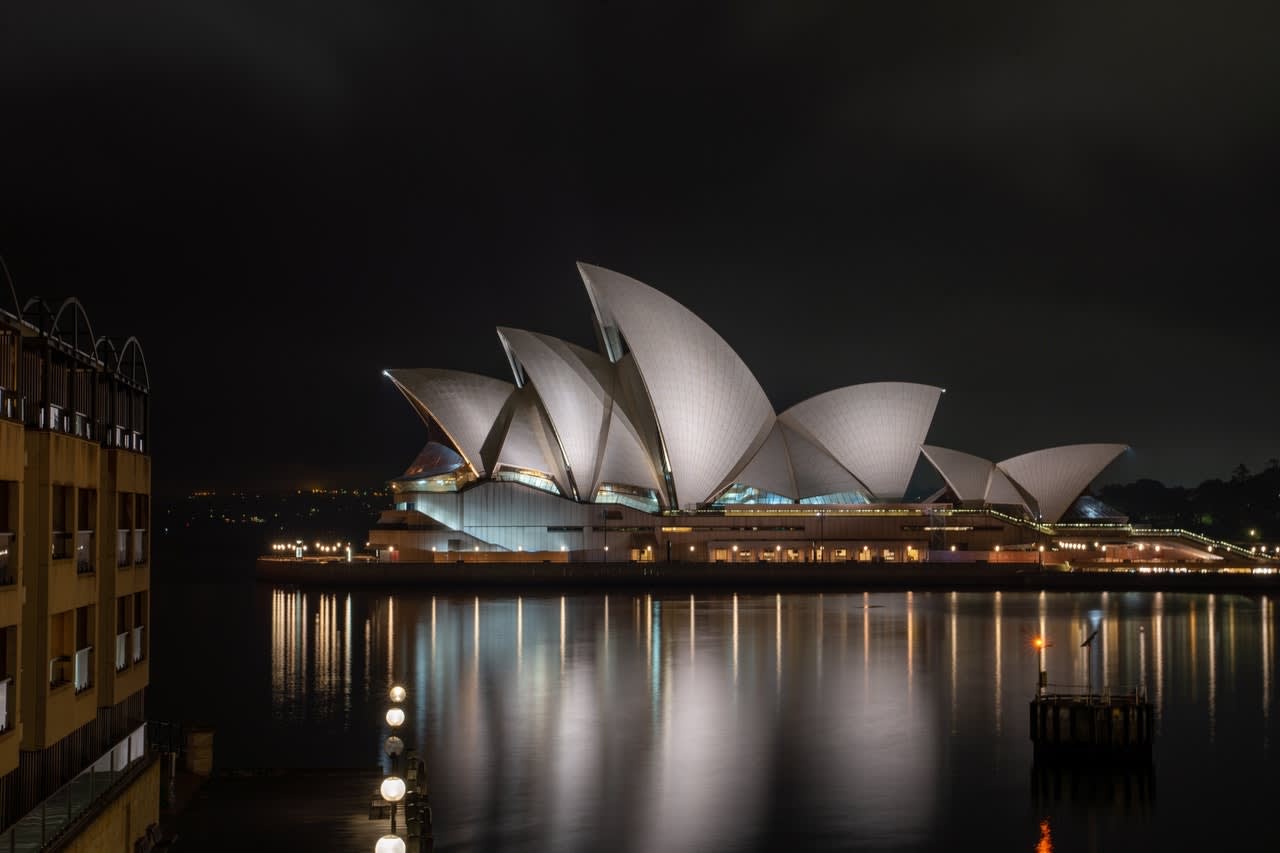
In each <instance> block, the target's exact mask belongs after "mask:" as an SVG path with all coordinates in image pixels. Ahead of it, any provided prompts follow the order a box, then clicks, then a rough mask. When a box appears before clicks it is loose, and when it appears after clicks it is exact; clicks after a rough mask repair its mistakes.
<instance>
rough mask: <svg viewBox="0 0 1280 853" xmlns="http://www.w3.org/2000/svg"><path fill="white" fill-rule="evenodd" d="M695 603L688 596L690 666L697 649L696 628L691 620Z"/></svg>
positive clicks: (691, 597)
mask: <svg viewBox="0 0 1280 853" xmlns="http://www.w3.org/2000/svg"><path fill="white" fill-rule="evenodd" d="M696 607H697V605H696V603H695V602H694V600H693V596H692V595H691V596H689V665H690V666H692V665H693V662H694V656H695V653H696V652H697V649H698V628H697V626H696V625H695V624H694V622H693V612H694V610H695V609H696Z"/></svg>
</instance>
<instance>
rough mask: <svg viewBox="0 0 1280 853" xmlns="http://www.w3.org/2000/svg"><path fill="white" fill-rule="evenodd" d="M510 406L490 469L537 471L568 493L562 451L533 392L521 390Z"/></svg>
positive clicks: (526, 389)
mask: <svg viewBox="0 0 1280 853" xmlns="http://www.w3.org/2000/svg"><path fill="white" fill-rule="evenodd" d="M509 406H510V411H509V416H510V420H509V421H508V422H507V425H506V432H505V434H504V435H503V436H502V438H501V445H500V448H501V449H500V450H498V452H497V458H496V459H495V460H494V464H493V465H492V466H491V469H493V468H496V467H497V466H498V465H503V466H507V467H511V468H521V469H525V470H529V471H538V472H540V473H543V474H546V475H547V476H548V477H550V478H551V479H553V480H555V481H556V484H557V485H558V486H560V488H561V491H565V475H564V465H563V463H562V462H561V461H560V458H559V456H560V449H559V447H557V446H556V439H555V435H554V434H553V433H552V431H551V425H550V424H549V423H547V419H546V417H545V416H544V415H543V414H542V410H541V409H540V408H539V406H538V397H537V395H536V394H535V393H534V389H532V388H521V389H519V390H518V391H516V392H515V393H514V394H513V395H512V396H511V400H510V403H509Z"/></svg>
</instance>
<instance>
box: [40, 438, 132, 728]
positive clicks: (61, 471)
mask: <svg viewBox="0 0 1280 853" xmlns="http://www.w3.org/2000/svg"><path fill="white" fill-rule="evenodd" d="M25 444H26V450H25V461H26V469H25V471H24V478H23V489H22V492H23V494H22V505H23V510H22V511H23V519H22V521H23V525H22V529H21V532H20V534H19V537H18V539H19V542H20V547H21V550H22V560H23V567H24V571H23V574H24V579H25V584H24V586H25V595H26V599H25V604H24V606H23V623H24V625H23V636H24V643H23V646H22V660H23V664H22V666H23V669H24V672H23V685H22V686H23V690H22V696H21V697H20V698H21V706H22V713H23V741H24V746H25V747H26V748H28V749H42V748H44V747H47V746H50V745H52V744H54V743H56V742H57V741H59V740H61V739H62V738H64V737H66V736H67V735H69V734H71V732H73V731H75V730H76V729H78V728H79V727H80V726H83V725H84V724H85V723H88V722H90V721H92V720H93V719H94V718H95V717H96V716H97V706H98V704H99V703H98V690H97V686H96V685H97V684H98V683H100V681H101V679H100V678H98V677H97V675H98V672H97V670H98V662H99V661H101V659H102V656H103V655H104V654H107V655H111V656H114V654H115V649H114V648H113V647H112V648H103V646H102V644H101V643H100V642H99V633H98V625H99V624H101V620H102V618H103V613H102V608H101V607H100V606H99V601H98V593H99V577H100V575H101V571H102V569H101V567H99V568H98V570H97V571H95V572H93V573H91V574H86V575H79V574H77V573H76V566H75V562H76V561H75V559H74V558H69V559H61V560H54V559H52V558H51V556H50V552H51V543H52V518H53V486H55V485H61V486H70V487H74V488H89V489H97V490H99V502H101V498H102V495H101V489H100V487H99V480H100V478H101V452H102V449H101V448H100V447H99V446H98V445H97V444H96V443H94V442H92V441H88V440H85V439H82V438H77V437H75V436H70V435H64V434H62V433H56V432H46V431H36V430H31V431H27V432H26V433H25ZM73 508H74V501H73ZM74 526H75V524H74V511H73V512H72V514H70V515H69V517H68V527H74ZM84 606H93V623H94V624H93V625H92V626H91V628H90V633H89V636H90V638H91V642H92V643H93V647H94V650H93V654H94V669H95V678H94V682H95V686H91V687H89V688H88V689H87V690H85V691H83V692H82V693H80V694H79V695H76V694H75V691H74V688H73V687H72V686H71V685H69V684H67V685H62V686H60V687H57V688H54V689H52V690H51V689H50V687H49V679H48V671H49V659H50V657H52V654H51V651H52V649H53V645H54V640H55V638H54V636H53V633H54V631H55V630H56V627H55V624H54V620H53V616H54V615H55V614H58V613H66V612H68V611H70V612H71V613H74V610H75V608H77V607H84ZM73 620H74V616H71V617H70V618H69V619H67V620H66V621H65V622H64V623H63V625H62V630H63V636H62V637H61V639H62V641H63V645H64V646H66V645H67V643H68V642H69V641H70V640H71V639H73V638H74V635H73V632H74V621H73ZM68 632H72V636H70V637H68V636H67V633H68ZM71 645H74V643H71ZM71 651H74V649H71Z"/></svg>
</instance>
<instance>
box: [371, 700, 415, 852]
mask: <svg viewBox="0 0 1280 853" xmlns="http://www.w3.org/2000/svg"><path fill="white" fill-rule="evenodd" d="M405 696H406V692H405V689H404V688H403V687H401V686H400V685H399V684H396V685H393V686H392V688H391V691H390V697H391V701H392V702H393V703H394V704H393V705H392V706H391V707H390V708H388V709H387V714H386V720H387V725H388V726H390V727H391V729H392V731H393V732H394V731H395V730H398V729H399V728H400V726H402V725H404V719H405V717H404V709H403V708H401V707H400V703H401V702H403V701H404V700H405ZM383 751H385V752H386V753H387V757H389V758H390V759H391V775H390V776H388V777H387V778H385V779H383V780H382V784H381V785H380V786H378V793H379V794H381V795H382V799H383V800H384V801H385V802H387V803H389V804H390V805H391V832H390V834H388V835H384V836H382V837H381V838H379V839H378V843H377V844H376V845H374V848H373V850H374V853H406V851H407V849H408V848H407V847H406V846H405V843H404V839H403V838H401V837H400V836H399V835H396V806H397V805H399V803H400V802H401V801H402V800H404V795H405V793H406V792H407V791H408V786H407V785H405V782H404V779H402V778H400V777H399V776H397V775H396V759H397V758H398V757H399V756H400V754H401V753H402V752H404V741H403V740H401V739H400V737H399V736H397V735H395V734H392V735H391V736H390V737H388V738H387V742H386V743H385V744H384V745H383ZM406 821H407V818H406Z"/></svg>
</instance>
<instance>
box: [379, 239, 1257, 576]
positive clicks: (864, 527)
mask: <svg viewBox="0 0 1280 853" xmlns="http://www.w3.org/2000/svg"><path fill="white" fill-rule="evenodd" d="M578 267H579V272H580V274H581V276H582V280H583V283H584V284H585V285H586V290H587V296H588V298H589V299H590V302H591V305H592V308H593V309H594V314H595V332H596V339H597V342H598V347H597V349H596V350H590V349H586V348H584V347H580V346H578V345H576V344H572V343H569V342H567V341H564V340H560V339H558V338H554V337H551V336H548V335H543V334H539V333H537V332H530V331H524V330H520V329H514V328H499V329H498V339H499V342H500V343H501V345H502V347H503V348H504V350H505V352H506V355H507V358H508V361H509V362H510V366H511V373H512V377H511V379H510V380H505V379H497V378H492V377H488V376H482V375H479V374H473V373H465V372H461V371H455V370H442V369H435V368H407V369H396V370H388V371H386V372H385V374H386V376H387V377H388V378H389V379H390V380H391V381H392V382H393V383H394V384H395V386H396V387H397V388H398V389H399V390H400V391H401V393H402V394H403V395H404V397H405V399H406V400H407V401H408V402H409V404H410V406H411V407H412V408H413V409H414V411H415V412H416V413H417V414H418V416H419V417H420V418H421V420H422V421H423V423H424V424H425V425H426V433H427V435H426V439H427V440H426V444H425V447H424V448H423V450H422V452H421V453H420V454H419V455H418V457H417V458H416V459H415V460H414V461H413V463H412V464H411V465H410V466H409V468H408V470H406V471H405V472H404V474H403V475H402V476H400V477H398V478H396V479H395V480H393V481H392V483H391V487H392V489H393V490H394V492H395V495H396V498H395V506H394V508H393V509H389V510H387V511H386V512H384V513H383V514H382V517H381V518H380V519H379V522H378V524H377V526H376V527H375V529H374V530H373V531H371V533H370V541H371V545H372V547H374V548H375V549H377V551H378V553H379V556H380V558H381V559H387V560H404V561H424V562H434V561H441V560H449V561H455V560H459V559H462V560H476V561H488V562H495V561H497V562H500V561H535V560H550V561H561V560H565V561H568V560H572V561H626V560H633V561H650V560H658V561H662V560H679V561H690V562H755V561H781V562H798V561H804V562H811V561H821V562H845V561H884V562H911V561H924V560H928V561H975V560H982V561H988V562H1020V561H1030V562H1045V561H1046V554H1047V555H1049V556H1048V560H1050V561H1053V562H1062V561H1063V560H1064V559H1066V558H1070V559H1074V560H1077V561H1085V560H1096V561H1116V562H1124V561H1129V562H1133V561H1137V562H1151V561H1157V560H1158V561H1182V562H1185V561H1200V562H1215V561H1221V560H1223V559H1224V558H1230V557H1233V556H1236V557H1238V556H1241V554H1233V552H1232V548H1233V546H1231V545H1228V544H1227V543H1215V542H1212V541H1210V540H1208V539H1205V538H1203V537H1199V536H1197V535H1195V534H1192V533H1188V532H1186V531H1155V530H1146V529H1142V528H1136V527H1134V526H1133V525H1130V524H1129V522H1128V519H1126V518H1124V517H1123V516H1121V515H1119V514H1117V513H1116V512H1114V511H1113V510H1110V509H1109V508H1108V507H1106V506H1105V505H1103V504H1101V503H1100V502H1099V501H1097V500H1096V499H1094V498H1092V497H1090V496H1089V495H1088V494H1087V493H1086V492H1087V489H1088V487H1089V484H1090V483H1091V482H1092V481H1093V480H1094V479H1095V478H1096V477H1097V476H1098V474H1099V473H1101V471H1102V470H1103V469H1104V468H1105V467H1106V466H1107V465H1108V464H1110V463H1111V462H1112V460H1114V459H1115V458H1116V457H1117V456H1118V455H1119V454H1120V453H1122V452H1124V451H1125V450H1126V449H1127V448H1126V447H1125V445H1123V444H1075V445H1067V446H1061V447H1051V448H1047V449H1042V450H1033V451H1030V452H1027V453H1022V454H1020V455H1017V456H1013V457H1011V458H1008V459H1004V460H1002V461H994V460H988V459H984V458H981V457H978V456H975V455H972V454H969V453H964V452H962V451H959V450H953V449H948V448H945V447H939V446H936V445H931V444H928V443H927V441H928V433H929V428H930V424H931V423H932V420H933V416H934V412H935V410H936V408H937V406H938V404H939V402H940V401H941V399H942V396H943V393H944V392H943V389H942V388H938V387H934V386H931V385H923V384H917V383H911V382H870V383H863V384H858V385H850V386H846V387H843V388H836V389H834V390H831V391H827V392H825V393H823V394H819V395H817V396H815V397H812V398H810V399H808V400H805V401H803V402H800V403H797V404H796V405H794V406H792V407H791V408H789V409H787V410H785V411H783V412H775V410H774V408H773V405H772V404H771V403H770V402H769V399H768V397H767V396H766V395H765V393H764V390H763V389H762V388H761V387H760V385H759V383H758V382H757V381H756V379H755V377H754V376H753V375H752V373H751V371H750V369H749V368H748V367H747V366H746V364H745V363H743V361H742V359H741V358H739V357H738V355H737V353H735V352H734V351H733V350H732V349H731V348H730V347H729V345H728V344H727V343H725V341H724V340H723V339H722V338H721V337H720V336H719V335H718V334H717V333H716V332H715V331H714V330H713V329H712V328H711V327H710V326H709V325H707V324H706V323H705V322H703V321H702V320H701V319H700V318H699V317H697V316H695V315H694V314H693V313H692V312H690V311H689V310H688V309H686V308H685V307H683V306H682V305H680V304H679V303H677V302H675V301H674V300H672V299H671V298H670V297H668V296H666V295H664V294H662V293H660V292H659V291H657V290H655V289H654V288H652V287H649V286H648V285H645V284H642V283H641V282H639V281H636V280H634V279H631V278H628V277H627V276H624V275H621V274H618V273H615V272H611V271H609V270H606V269H603V268H600V267H595V266H590V265H587V264H579V265H578ZM921 464H925V465H930V466H932V467H933V468H934V469H935V470H936V471H937V473H938V474H939V475H940V477H941V480H942V482H943V483H945V485H944V486H943V487H942V488H941V489H940V490H939V491H938V492H936V493H935V494H934V495H931V496H929V497H928V498H927V499H924V500H922V501H915V502H906V501H905V500H904V495H906V493H907V489H908V485H909V483H910V482H911V480H912V477H913V474H915V472H916V469H917V466H918V465H921ZM1237 550H1238V549H1237ZM1242 553H1243V552H1242ZM1244 556H1247V554H1245V555H1244Z"/></svg>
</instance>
